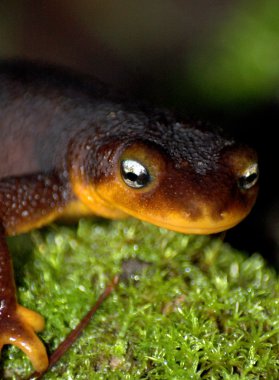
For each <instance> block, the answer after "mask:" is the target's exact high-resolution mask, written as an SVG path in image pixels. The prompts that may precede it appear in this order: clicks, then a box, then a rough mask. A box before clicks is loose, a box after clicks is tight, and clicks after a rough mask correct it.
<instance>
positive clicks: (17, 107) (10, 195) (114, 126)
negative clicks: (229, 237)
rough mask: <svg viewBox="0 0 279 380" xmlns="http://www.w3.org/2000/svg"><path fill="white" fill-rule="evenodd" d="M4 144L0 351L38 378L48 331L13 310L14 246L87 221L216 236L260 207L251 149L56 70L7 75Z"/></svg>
mask: <svg viewBox="0 0 279 380" xmlns="http://www.w3.org/2000/svg"><path fill="white" fill-rule="evenodd" d="M0 141H1V150H0V228H1V234H0V296H1V305H2V307H1V309H0V348H1V347H2V346H3V345H4V344H15V345H17V346H18V347H20V348H21V349H22V350H23V351H24V352H25V353H26V354H27V355H28V356H29V358H30V360H31V361H32V364H33V366H34V367H35V369H36V370H37V371H43V370H44V369H45V368H46V366H47V363H48V359H47V355H46V352H45V348H44V346H43V344H42V343H41V341H40V340H39V339H38V338H37V336H36V334H35V332H36V331H39V330H41V329H42V328H43V319H42V317H41V316H39V315H38V314H37V313H35V312H33V311H30V310H27V309H25V308H24V307H22V306H20V305H18V304H17V301H16V296H15V285H14V280H13V272H12V266H11V261H10V256H9V253H8V248H7V245H6V242H5V237H6V236H7V235H15V234H18V233H22V232H26V231H29V230H31V229H33V228H38V227H41V226H43V225H45V224H47V223H49V222H51V221H53V220H55V219H58V218H65V217H71V218H72V217H80V216H83V215H91V214H92V215H94V214H95V215H100V216H103V217H106V218H113V219H116V218H124V217H127V216H134V217H136V218H139V219H141V220H145V221H148V222H150V223H153V224H155V225H158V226H162V227H165V228H168V229H172V230H175V231H179V232H183V233H197V234H210V233H215V232H219V231H223V230H226V229H228V228H230V227H233V226H234V225H235V224H237V223H238V222H239V221H241V220H242V219H243V218H244V217H245V216H246V215H247V214H248V213H249V211H250V210H251V208H252V206H253V204H254V202H255V200H256V195H257V190H258V185H257V179H258V164H257V156H256V153H255V152H254V151H253V150H252V149H251V148H249V147H247V146H244V145H239V144H238V143H236V142H235V141H234V140H233V139H227V138H224V137H223V136H222V135H221V134H220V133H219V132H218V131H216V130H214V129H208V128H207V127H205V126H203V125H202V124H201V123H192V122H191V123H190V122H185V121H183V120H181V119H177V118H176V117H175V116H173V115H172V114H171V113H170V112H166V111H162V110H157V109H155V110H154V109H150V108H147V107H146V106H139V105H136V104H133V103H130V102H123V101H122V100H121V101H120V100H119V99H117V98H116V97H115V96H114V95H113V94H111V93H110V92H109V91H107V90H106V89H105V88H104V87H103V86H102V85H100V84H99V83H96V82H95V81H93V80H91V79H89V78H88V77H84V76H81V77H78V76H76V75H73V74H71V73H66V72H64V71H61V70H59V69H55V68H49V67H40V66H38V65H35V64H28V63H22V62H21V63H11V62H10V63H2V64H1V65H0Z"/></svg>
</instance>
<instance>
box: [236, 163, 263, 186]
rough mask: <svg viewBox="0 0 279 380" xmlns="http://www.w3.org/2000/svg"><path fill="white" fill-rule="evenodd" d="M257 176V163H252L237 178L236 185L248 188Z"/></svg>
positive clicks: (252, 184) (255, 181)
mask: <svg viewBox="0 0 279 380" xmlns="http://www.w3.org/2000/svg"><path fill="white" fill-rule="evenodd" d="M258 178H259V168H258V164H256V163H255V164H253V165H251V166H249V167H248V168H247V169H246V170H245V172H244V173H243V174H242V175H241V176H240V178H239V179H238V186H239V187H240V189H242V190H249V189H251V187H253V186H254V185H255V184H256V183H257V181H258Z"/></svg>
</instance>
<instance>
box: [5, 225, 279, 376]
mask: <svg viewBox="0 0 279 380" xmlns="http://www.w3.org/2000/svg"><path fill="white" fill-rule="evenodd" d="M10 245H11V248H12V252H13V259H14V267H15V271H16V276H17V277H16V279H17V284H18V293H19V299H20V302H21V303H22V304H23V305H24V306H27V307H30V308H32V309H35V310H37V311H38V312H40V313H41V314H42V315H44V316H45V318H46V328H45V330H44V332H43V333H42V334H41V336H42V339H43V340H44V341H45V342H46V345H47V347H48V349H49V351H51V352H52V351H53V350H54V349H55V347H56V346H57V345H58V343H59V342H60V341H61V340H62V339H63V338H64V337H65V336H66V335H67V334H68V333H69V331H70V330H71V329H73V328H74V327H75V326H76V324H77V323H78V322H79V320H80V318H81V317H82V316H83V315H84V314H85V313H86V312H87V311H88V310H89V308H90V306H91V305H92V304H93V303H94V301H95V300H96V299H97V297H98V295H99V294H100V293H101V292H102V290H103V289H104V288H105V286H106V284H107V283H108V282H109V281H110V280H111V279H112V277H113V276H114V275H115V274H119V273H121V272H123V271H124V275H123V276H122V279H121V281H120V284H119V286H118V288H117V289H116V291H115V292H114V293H113V294H112V295H111V296H110V297H109V299H107V300H106V301H105V302H104V303H103V305H102V306H101V308H100V309H99V311H98V312H97V314H96V315H95V316H94V318H93V320H92V321H91V323H90V325H89V326H88V328H87V329H86V330H85V331H84V334H83V335H82V337H81V338H80V339H79V340H78V341H77V343H76V344H75V345H74V346H73V347H72V349H71V350H70V351H69V352H68V353H67V354H66V355H65V356H64V357H63V359H62V360H61V361H60V362H59V363H58V364H57V365H56V366H55V367H54V368H53V369H52V370H51V371H50V372H49V373H48V374H47V375H45V377H44V378H45V379H239V378H240V379H277V378H278V376H279V371H278V370H279V347H278V342H279V318H278V315H279V281H278V278H277V276H276V274H275V272H274V271H273V270H271V269H270V268H268V267H267V266H266V265H265V263H264V261H263V259H262V258H261V256H260V255H253V256H252V257H247V256H246V255H245V254H242V253H240V252H236V251H235V250H233V249H232V248H231V247H229V246H228V245H226V244H224V243H223V242H222V241H221V240H220V239H216V238H210V237H203V236H195V237H194V236H186V235H182V234H177V233H174V232H170V231H166V230H163V229H159V228H157V227H155V226H151V225H148V224H145V223H141V222H139V221H135V220H127V221H124V222H108V221H88V220H81V221H80V222H79V224H78V226H77V227H69V226H56V225H54V226H51V227H49V228H48V229H46V230H43V231H34V232H32V233H31V235H27V236H22V237H21V236H20V237H16V238H12V239H10ZM1 366H2V367H1V371H2V373H0V377H1V378H4V379H19V378H24V377H26V375H27V374H28V373H31V372H32V369H31V366H30V363H29V362H28V360H27V359H26V357H25V356H24V355H23V354H22V353H21V352H20V351H19V350H17V349H16V348H14V347H7V348H5V349H4V350H3V353H2V361H1Z"/></svg>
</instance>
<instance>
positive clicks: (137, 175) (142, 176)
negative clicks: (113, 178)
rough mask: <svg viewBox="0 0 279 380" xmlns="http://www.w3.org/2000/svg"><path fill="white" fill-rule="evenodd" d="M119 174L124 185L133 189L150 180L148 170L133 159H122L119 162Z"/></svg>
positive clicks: (142, 185)
mask: <svg viewBox="0 0 279 380" xmlns="http://www.w3.org/2000/svg"><path fill="white" fill-rule="evenodd" d="M121 174H122V177H123V180H124V182H125V183H126V185H128V186H130V187H133V188H134V189H140V188H142V187H144V186H146V185H148V183H149V182H150V180H151V178H150V174H149V172H148V170H147V169H146V168H145V167H144V166H143V165H142V164H140V163H139V162H138V161H135V160H123V161H122V162H121Z"/></svg>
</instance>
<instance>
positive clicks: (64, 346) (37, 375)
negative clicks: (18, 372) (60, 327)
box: [26, 276, 119, 380]
mask: <svg viewBox="0 0 279 380" xmlns="http://www.w3.org/2000/svg"><path fill="white" fill-rule="evenodd" d="M118 282H119V277H118V276H115V277H114V278H113V280H112V282H111V283H110V284H109V285H108V286H107V287H106V289H105V290H104V291H103V293H102V294H101V295H100V296H99V298H98V299H97V301H96V302H95V304H94V305H93V307H92V308H91V309H90V310H89V312H88V313H87V314H86V315H85V316H84V317H83V318H82V320H81V321H80V322H79V324H78V325H77V326H76V327H75V328H74V330H72V331H71V332H70V334H69V335H68V336H67V337H66V338H65V339H64V341H63V342H61V343H60V344H59V346H58V347H57V348H56V350H55V351H54V352H53V353H52V354H51V356H50V358H49V365H48V367H47V369H46V370H45V371H44V372H33V373H32V374H31V375H30V376H29V377H28V378H27V379H26V380H33V379H41V378H42V376H43V375H44V374H45V373H46V372H47V371H48V370H49V369H51V368H52V367H53V366H54V365H55V364H56V363H57V362H58V360H60V358H61V356H63V355H64V354H65V352H66V351H67V350H68V349H69V348H70V347H71V346H72V344H73V343H74V342H75V341H76V340H77V338H78V337H79V336H80V335H81V333H82V331H83V330H84V329H85V327H86V326H87V325H88V324H89V322H90V320H91V318H92V317H93V315H94V314H95V313H96V311H97V310H98V309H99V307H100V306H101V304H102V303H103V302H104V301H105V299H106V298H108V296H109V295H110V294H111V292H112V291H113V290H114V289H115V287H116V286H117V284H118Z"/></svg>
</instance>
